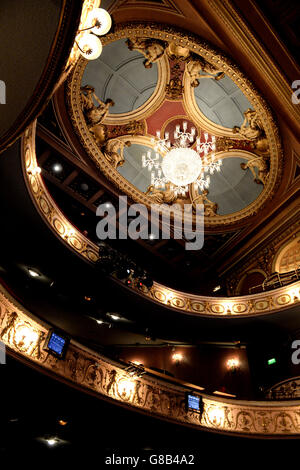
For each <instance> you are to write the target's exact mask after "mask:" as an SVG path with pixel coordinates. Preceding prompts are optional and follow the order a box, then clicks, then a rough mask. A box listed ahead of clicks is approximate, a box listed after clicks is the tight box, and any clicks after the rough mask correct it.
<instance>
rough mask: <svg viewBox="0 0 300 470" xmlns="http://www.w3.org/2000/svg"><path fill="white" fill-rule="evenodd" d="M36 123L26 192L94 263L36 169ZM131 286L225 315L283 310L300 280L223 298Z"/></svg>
mask: <svg viewBox="0 0 300 470" xmlns="http://www.w3.org/2000/svg"><path fill="white" fill-rule="evenodd" d="M35 126H36V124H33V125H32V126H31V127H30V128H28V129H27V131H26V133H25V135H24V137H23V143H22V146H23V149H22V151H23V159H24V166H25V178H26V180H27V182H28V189H29V192H30V194H31V196H32V198H33V200H34V202H35V204H36V206H37V208H38V210H39V211H40V213H41V215H42V216H43V217H44V219H45V221H46V222H47V223H48V224H49V226H50V227H51V229H52V230H53V231H54V233H55V234H56V235H57V236H58V237H60V238H61V240H63V241H64V243H66V244H67V246H68V247H69V248H71V249H72V250H74V252H75V253H77V254H78V255H80V256H82V257H83V258H85V259H86V260H88V261H90V262H91V263H96V262H97V261H98V259H99V248H98V246H97V245H95V244H94V243H93V242H91V241H90V240H88V239H87V238H86V237H85V236H84V235H83V234H82V233H81V232H79V230H78V229H77V228H76V227H74V226H72V225H71V223H70V222H69V220H68V219H67V218H66V217H65V216H64V215H63V213H62V212H61V211H60V210H59V208H58V207H57V205H56V203H55V202H54V201H53V199H52V198H51V196H50V195H49V193H48V191H47V189H46V188H45V185H44V183H43V180H42V178H41V176H40V174H39V172H38V171H37V169H38V167H37V161H36V153H35ZM140 139H142V140H143V139H144V137H142V136H141V137H140ZM116 282H117V281H116ZM131 288H132V289H134V290H136V292H137V293H139V294H140V295H142V296H144V297H146V298H148V299H149V300H151V301H153V302H156V303H158V304H161V305H165V306H167V307H169V308H171V309H176V310H177V311H181V312H184V313H189V314H194V315H204V316H222V317H225V318H235V317H237V316H241V317H246V316H254V315H266V314H272V313H274V312H278V311H280V310H285V309H287V308H289V307H291V306H293V305H295V304H297V303H298V302H299V301H300V282H296V283H294V284H291V285H289V286H285V287H282V288H280V289H276V290H274V291H270V292H263V293H261V294H253V295H247V296H243V297H224V298H222V297H216V298H214V297H205V296H199V295H192V294H186V293H185V292H179V291H174V290H172V289H169V288H167V287H165V286H163V285H161V284H159V283H157V282H154V284H153V287H152V288H151V289H150V290H148V289H140V288H139V286H138V285H136V284H134V283H133V285H132V287H131Z"/></svg>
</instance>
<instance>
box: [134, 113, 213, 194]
mask: <svg viewBox="0 0 300 470" xmlns="http://www.w3.org/2000/svg"><path fill="white" fill-rule="evenodd" d="M182 127H183V130H181V127H180V125H179V124H177V125H176V127H175V130H174V143H173V144H172V143H171V141H170V134H169V132H165V133H164V135H163V136H161V133H160V131H156V137H153V138H152V143H153V144H154V150H155V155H154V156H153V154H152V151H151V150H149V151H148V152H147V154H145V155H142V166H143V168H148V170H149V171H150V172H151V185H152V186H153V187H154V188H156V189H165V187H166V184H168V185H169V187H170V189H171V190H172V191H174V193H175V195H176V196H178V195H182V196H185V194H186V193H187V191H188V189H189V185H190V184H193V185H194V187H195V188H196V189H200V190H201V191H203V190H204V189H207V188H208V187H209V184H210V176H209V175H207V176H205V173H209V174H210V175H212V174H214V172H215V171H218V172H219V171H221V165H222V160H216V157H215V150H216V138H215V136H212V137H211V139H209V136H208V133H207V132H205V133H204V140H201V139H200V137H197V138H195V137H196V129H195V127H192V128H191V130H190V132H188V123H187V122H186V121H184V122H183V124H182ZM194 142H196V146H195V147H196V149H194V148H191V146H192V145H193V143H194ZM160 154H162V158H161V155H160ZM201 154H203V156H202V157H201V156H200V155H201Z"/></svg>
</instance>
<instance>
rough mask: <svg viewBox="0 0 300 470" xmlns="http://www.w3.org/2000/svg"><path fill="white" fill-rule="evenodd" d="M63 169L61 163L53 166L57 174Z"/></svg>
mask: <svg viewBox="0 0 300 470" xmlns="http://www.w3.org/2000/svg"><path fill="white" fill-rule="evenodd" d="M62 169H63V167H62V165H61V164H60V163H55V164H54V165H53V166H52V170H53V171H55V173H60V172H61V171H62Z"/></svg>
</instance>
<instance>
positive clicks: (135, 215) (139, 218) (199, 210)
mask: <svg viewBox="0 0 300 470" xmlns="http://www.w3.org/2000/svg"><path fill="white" fill-rule="evenodd" d="M118 214H119V218H118V221H119V223H118V224H117V211H116V208H115V207H114V206H113V205H112V204H110V203H105V204H100V205H99V206H98V208H97V211H96V215H97V216H98V217H101V220H100V221H99V222H98V223H97V227H96V234H97V237H98V238H99V239H100V240H106V239H110V240H116V239H120V240H126V239H127V238H131V239H132V240H138V239H142V240H149V239H151V240H153V239H159V238H160V236H161V238H162V239H164V240H169V239H170V238H175V239H181V240H185V249H186V250H201V248H202V247H203V244H204V206H203V204H196V205H195V206H194V214H193V206H192V204H184V206H180V205H177V204H174V205H173V206H168V205H167V204H151V207H150V213H149V210H148V208H147V207H146V206H145V205H144V204H132V205H131V206H130V207H129V208H127V196H120V197H119V207H118ZM192 214H193V216H192ZM171 218H172V219H173V224H172V223H171ZM149 220H150V230H149ZM160 228H161V230H160Z"/></svg>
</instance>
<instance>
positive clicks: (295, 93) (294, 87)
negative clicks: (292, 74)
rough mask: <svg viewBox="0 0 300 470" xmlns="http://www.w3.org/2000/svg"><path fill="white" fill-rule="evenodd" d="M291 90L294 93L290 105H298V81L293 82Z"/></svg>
mask: <svg viewBox="0 0 300 470" xmlns="http://www.w3.org/2000/svg"><path fill="white" fill-rule="evenodd" d="M292 88H293V90H295V91H294V93H293V94H292V103H293V104H299V103H300V80H294V81H293V83H292Z"/></svg>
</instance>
